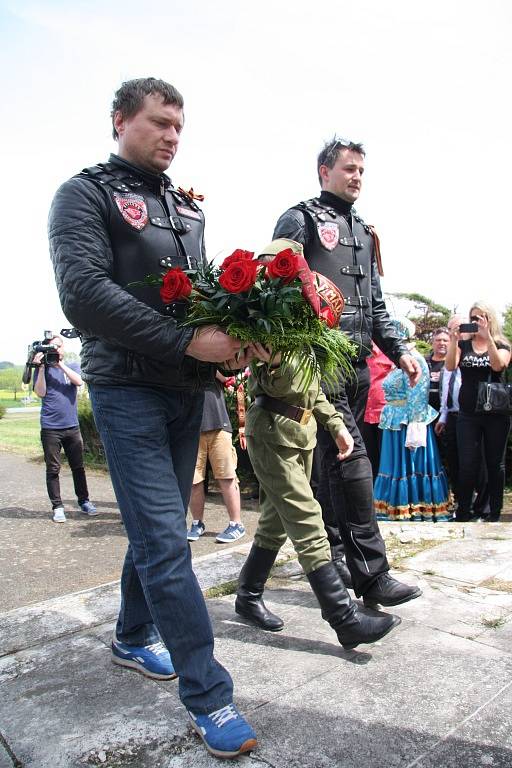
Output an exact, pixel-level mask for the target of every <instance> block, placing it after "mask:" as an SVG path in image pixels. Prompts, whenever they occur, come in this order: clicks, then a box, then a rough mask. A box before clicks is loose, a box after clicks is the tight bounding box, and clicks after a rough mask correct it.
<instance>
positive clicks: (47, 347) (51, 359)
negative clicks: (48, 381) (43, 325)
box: [21, 331, 59, 384]
mask: <svg viewBox="0 0 512 768" xmlns="http://www.w3.org/2000/svg"><path fill="white" fill-rule="evenodd" d="M54 336H55V334H54V333H52V332H51V331H44V339H43V340H42V341H33V342H32V344H29V346H28V359H27V362H26V363H25V370H24V371H23V376H22V377H21V379H22V381H23V383H24V384H29V383H30V379H31V378H32V368H38V367H39V365H48V366H52V365H58V364H59V348H58V347H57V346H55V344H50V342H51V340H52V339H53V337H54ZM38 352H42V353H43V359H42V360H41V362H40V363H34V357H35V356H36V355H37V353H38Z"/></svg>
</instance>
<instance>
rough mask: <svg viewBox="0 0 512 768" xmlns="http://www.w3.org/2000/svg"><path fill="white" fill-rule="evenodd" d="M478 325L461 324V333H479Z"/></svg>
mask: <svg viewBox="0 0 512 768" xmlns="http://www.w3.org/2000/svg"><path fill="white" fill-rule="evenodd" d="M477 332H478V323H461V324H460V325H459V333H477Z"/></svg>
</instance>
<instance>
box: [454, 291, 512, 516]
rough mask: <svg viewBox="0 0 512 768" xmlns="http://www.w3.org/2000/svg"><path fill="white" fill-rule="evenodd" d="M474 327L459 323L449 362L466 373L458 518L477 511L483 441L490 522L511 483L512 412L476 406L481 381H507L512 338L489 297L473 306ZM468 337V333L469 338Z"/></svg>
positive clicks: (459, 442) (459, 422) (459, 430)
mask: <svg viewBox="0 0 512 768" xmlns="http://www.w3.org/2000/svg"><path fill="white" fill-rule="evenodd" d="M469 320H470V323H473V324H474V326H473V329H472V332H471V333H469V334H468V333H466V328H465V327H464V325H462V324H460V323H459V325H456V326H455V327H454V328H453V329H452V331H451V333H450V343H449V345H448V352H447V355H446V361H445V366H446V368H447V370H449V371H453V370H455V369H456V368H457V367H459V368H460V373H461V387H460V392H459V417H458V420H457V446H458V451H459V489H458V509H457V514H456V520H458V521H460V522H466V521H468V520H469V519H470V517H471V512H470V510H471V501H472V497H473V491H474V488H475V480H476V478H478V476H479V465H480V461H481V445H482V442H483V449H484V458H485V463H486V465H487V473H488V478H489V479H488V488H489V506H490V514H489V518H488V519H489V522H497V521H498V520H499V518H500V514H501V508H502V506H503V488H504V485H505V448H506V445H507V437H508V433H509V431H510V416H502V415H500V414H494V413H477V412H475V408H476V401H477V394H478V385H479V383H480V382H481V381H489V380H490V381H502V380H503V373H504V371H505V369H506V368H507V366H508V364H509V363H510V342H509V341H508V340H507V339H506V338H505V337H504V336H503V333H502V331H501V328H500V324H499V322H498V318H497V315H496V311H495V310H494V309H493V307H491V306H490V305H489V304H487V303H486V302H484V301H477V302H475V303H474V304H473V306H472V307H471V309H470V311H469ZM463 337H464V338H463Z"/></svg>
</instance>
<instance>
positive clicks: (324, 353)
mask: <svg viewBox="0 0 512 768" xmlns="http://www.w3.org/2000/svg"><path fill="white" fill-rule="evenodd" d="M320 280H323V278H320ZM144 284H146V285H160V286H161V288H160V295H161V298H162V301H163V302H164V303H166V304H169V303H172V302H186V305H185V308H186V311H185V319H183V320H181V321H180V322H179V324H180V325H181V326H182V327H183V326H195V327H200V326H202V325H218V326H220V327H221V328H223V329H224V331H225V332H226V333H227V334H229V335H230V336H234V337H236V338H238V339H241V341H242V342H259V343H261V344H263V345H264V346H265V347H267V348H271V349H272V351H273V352H274V353H278V352H279V353H281V359H282V361H283V363H285V364H288V365H291V366H292V367H294V368H295V369H297V370H298V371H299V372H301V373H302V375H303V385H304V387H307V386H309V383H310V381H311V379H312V377H313V376H314V375H316V374H319V375H320V376H322V378H323V379H324V380H325V381H326V382H327V384H329V382H330V381H332V382H334V381H335V380H336V378H337V377H338V375H339V371H340V369H342V370H345V371H349V370H350V369H351V364H350V358H351V357H352V354H353V346H352V344H351V342H350V341H349V340H348V338H347V336H346V335H345V334H344V333H343V332H342V331H340V330H339V329H338V328H337V327H333V326H337V325H338V320H339V317H338V316H337V315H336V313H333V311H332V309H331V308H330V307H329V306H323V307H322V306H321V302H320V298H319V295H318V293H317V290H318V284H319V280H318V279H317V278H316V277H315V273H312V272H310V270H309V268H308V266H307V264H306V262H305V260H304V257H303V256H301V255H300V254H298V253H295V252H294V251H293V250H292V248H286V249H284V250H282V251H280V252H278V253H277V254H276V255H275V256H274V257H273V258H272V259H271V261H268V262H261V261H258V260H256V259H254V254H253V253H252V252H251V251H244V250H236V251H234V253H232V254H231V255H230V256H228V257H227V258H226V259H224V261H223V262H222V264H220V265H215V264H213V263H210V264H207V265H206V266H199V267H198V268H197V269H187V270H181V269H180V268H179V267H173V268H172V269H170V270H169V271H168V272H167V273H166V274H165V275H162V276H161V277H157V276H156V275H148V276H147V277H146V279H145V280H144ZM331 287H332V288H333V289H334V290H336V289H335V287H334V286H332V284H331ZM338 295H339V294H338ZM340 298H341V297H340ZM341 301H342V300H341ZM340 312H341V310H340Z"/></svg>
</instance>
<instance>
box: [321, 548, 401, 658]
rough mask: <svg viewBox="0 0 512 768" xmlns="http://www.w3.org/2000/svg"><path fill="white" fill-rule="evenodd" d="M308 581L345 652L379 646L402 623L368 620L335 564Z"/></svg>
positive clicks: (384, 617)
mask: <svg viewBox="0 0 512 768" xmlns="http://www.w3.org/2000/svg"><path fill="white" fill-rule="evenodd" d="M308 579H309V583H310V584H311V588H312V590H313V592H314V593H315V595H316V598H317V600H318V602H319V603H320V608H321V609H322V618H324V619H325V621H327V622H328V623H329V624H330V625H331V627H332V628H333V629H334V631H335V632H336V634H337V636H338V640H339V642H340V643H341V645H342V646H343V647H344V648H345V650H350V649H352V648H355V647H356V645H359V643H375V642H376V641H377V640H380V639H381V637H384V635H387V634H388V632H391V630H392V629H394V627H397V626H398V625H399V624H400V622H401V619H400V617H399V616H393V615H391V614H384V615H381V616H367V615H366V614H365V613H362V612H361V611H359V610H358V608H357V605H356V604H355V603H354V601H353V600H352V599H351V597H350V595H349V594H348V592H347V588H346V587H345V585H344V583H343V580H342V578H341V576H340V575H339V573H338V570H337V568H336V566H335V565H334V563H332V562H330V563H325V565H321V566H320V568H317V570H316V571H312V572H311V573H308Z"/></svg>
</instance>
